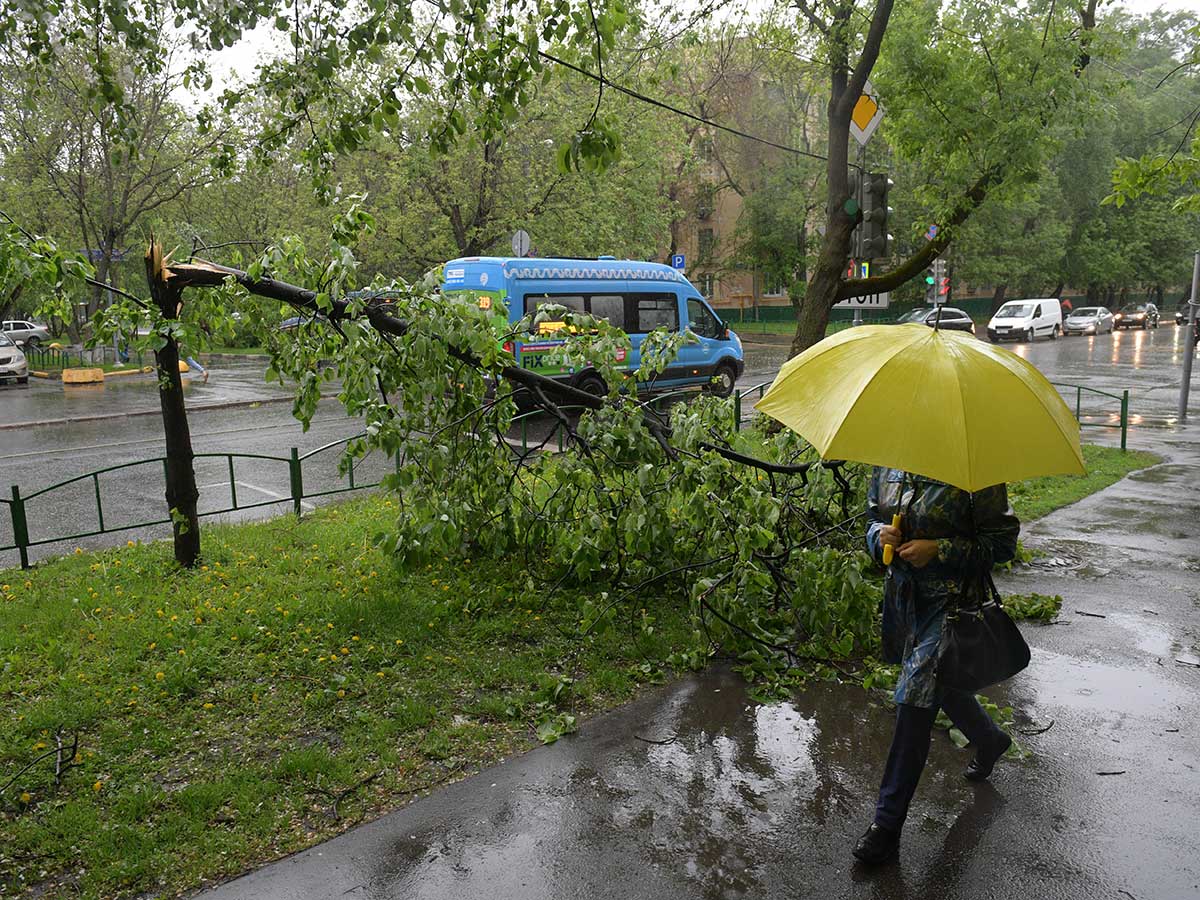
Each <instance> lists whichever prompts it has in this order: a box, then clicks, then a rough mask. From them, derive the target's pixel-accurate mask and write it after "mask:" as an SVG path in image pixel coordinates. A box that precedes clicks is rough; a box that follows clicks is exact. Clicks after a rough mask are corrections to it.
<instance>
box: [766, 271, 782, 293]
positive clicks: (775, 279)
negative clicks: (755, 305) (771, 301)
mask: <svg viewBox="0 0 1200 900" xmlns="http://www.w3.org/2000/svg"><path fill="white" fill-rule="evenodd" d="M786 293H787V284H785V283H784V280H783V279H782V278H781V277H780V276H778V275H770V274H768V275H764V276H763V296H764V297H782V296H783V295H784V294H786Z"/></svg>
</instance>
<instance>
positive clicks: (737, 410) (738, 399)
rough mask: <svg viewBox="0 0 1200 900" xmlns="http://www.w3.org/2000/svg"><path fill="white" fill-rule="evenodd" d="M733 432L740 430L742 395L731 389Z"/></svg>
mask: <svg viewBox="0 0 1200 900" xmlns="http://www.w3.org/2000/svg"><path fill="white" fill-rule="evenodd" d="M733 430H734V431H741V430H742V395H741V394H740V393H739V392H738V389H737V388H734V389H733Z"/></svg>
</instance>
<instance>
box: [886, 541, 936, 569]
mask: <svg viewBox="0 0 1200 900" xmlns="http://www.w3.org/2000/svg"><path fill="white" fill-rule="evenodd" d="M896 552H897V553H899V554H900V558H901V559H902V560H904V561H905V562H906V563H908V564H909V565H910V566H912V567H913V568H914V569H923V568H925V567H926V566H927V565H929V564H930V563H931V562H933V560H934V559H935V558H936V557H937V555H938V545H937V541H928V540H916V541H906V542H905V543H903V544H901V545H900V546H899V547H897V548H896Z"/></svg>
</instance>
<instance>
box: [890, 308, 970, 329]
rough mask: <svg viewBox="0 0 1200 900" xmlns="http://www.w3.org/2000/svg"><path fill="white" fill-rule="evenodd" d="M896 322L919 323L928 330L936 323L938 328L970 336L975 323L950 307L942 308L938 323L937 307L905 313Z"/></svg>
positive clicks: (963, 313)
mask: <svg viewBox="0 0 1200 900" xmlns="http://www.w3.org/2000/svg"><path fill="white" fill-rule="evenodd" d="M896 321H897V323H899V324H903V323H905V322H919V323H920V324H922V325H928V326H929V327H930V328H932V327H933V323H934V322H935V321H936V322H938V328H947V329H950V330H951V331H966V332H969V333H970V334H974V333H975V323H974V322H973V321H972V320H971V317H970V316H968V315H967V314H966V313H965V312H963V311H962V310H961V309H955V308H954V307H952V306H943V307H942V317H941V320H940V321H939V320H938V315H937V307H934V308H933V309H929V308H927V307H922V308H919V309H914V310H913V311H912V312H910V313H906V314H905V315H903V316H901V317H900V318H899V319H897V320H896Z"/></svg>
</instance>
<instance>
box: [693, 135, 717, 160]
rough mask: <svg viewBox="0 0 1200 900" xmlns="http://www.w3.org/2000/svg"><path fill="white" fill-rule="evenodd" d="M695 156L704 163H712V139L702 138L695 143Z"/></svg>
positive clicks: (713, 151) (713, 152)
mask: <svg viewBox="0 0 1200 900" xmlns="http://www.w3.org/2000/svg"><path fill="white" fill-rule="evenodd" d="M696 155H697V156H698V157H700V159H702V160H703V161H704V162H712V159H713V157H714V156H715V155H716V149H715V148H714V147H713V139H712V138H710V137H702V138H700V139H699V140H697V141H696Z"/></svg>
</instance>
